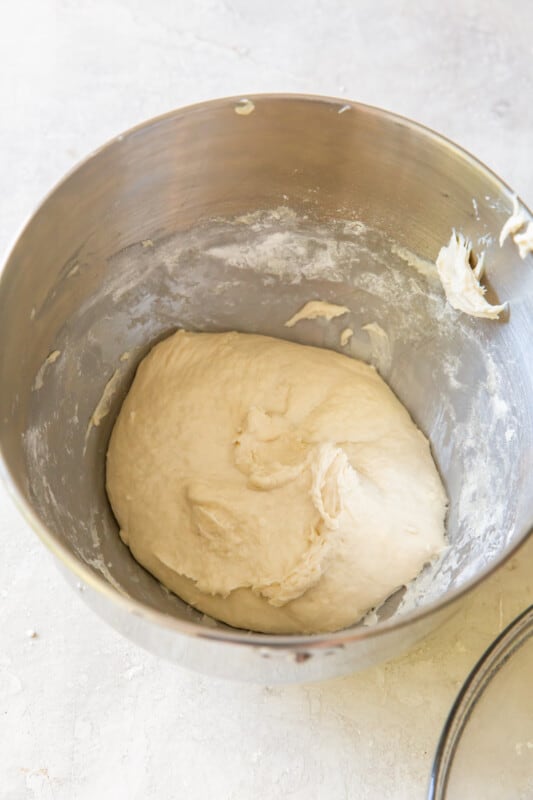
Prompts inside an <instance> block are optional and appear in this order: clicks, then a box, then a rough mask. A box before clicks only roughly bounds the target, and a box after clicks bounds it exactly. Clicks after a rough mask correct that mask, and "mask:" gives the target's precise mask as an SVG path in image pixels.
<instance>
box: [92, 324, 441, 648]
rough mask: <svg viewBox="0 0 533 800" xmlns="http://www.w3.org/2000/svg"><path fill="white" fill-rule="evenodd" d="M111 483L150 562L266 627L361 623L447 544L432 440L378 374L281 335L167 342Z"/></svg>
mask: <svg viewBox="0 0 533 800" xmlns="http://www.w3.org/2000/svg"><path fill="white" fill-rule="evenodd" d="M107 490H108V494H109V499H110V501H111V505H112V507H113V510H114V512H115V516H116V518H117V520H118V522H119V525H120V529H121V536H122V539H123V540H124V542H125V543H126V544H127V545H129V547H130V548H131V551H132V553H133V555H134V556H135V558H136V559H137V560H138V561H139V562H140V563H141V564H143V566H145V567H146V569H148V570H149V571H150V572H151V573H152V574H153V575H155V576H156V577H157V578H159V580H161V581H162V583H164V584H165V585H166V586H167V587H168V588H170V589H172V590H173V591H174V592H176V594H178V595H179V596H180V597H182V598H183V599H184V600H186V601H187V602H189V603H191V604H192V605H194V606H196V607H197V608H199V609H200V610H201V611H203V612H204V613H206V614H209V615H211V616H213V617H216V618H217V619H220V620H223V621H224V622H227V623H229V624H230V625H234V626H236V627H241V628H249V629H253V630H257V631H265V632H271V633H307V632H317V631H333V630H336V629H339V628H343V627H345V626H347V625H350V624H352V623H354V622H356V621H357V620H359V619H360V618H361V617H362V616H363V615H364V614H365V612H367V611H368V610H369V609H370V608H372V607H375V606H377V605H378V604H380V603H382V602H383V601H384V600H385V599H386V598H387V597H388V596H389V595H390V594H391V593H392V592H393V591H394V590H395V589H397V588H398V587H400V586H402V585H403V584H405V583H406V582H408V581H410V580H411V579H412V578H414V577H415V576H416V575H417V573H418V572H419V571H420V570H421V568H422V567H423V565H424V564H425V563H426V562H428V561H429V560H430V559H432V558H433V557H434V556H435V555H436V554H438V553H439V552H440V550H441V549H442V547H443V545H444V516H445V509H446V496H445V493H444V489H443V487H442V484H441V481H440V478H439V475H438V473H437V469H436V467H435V465H434V463H433V460H432V457H431V453H430V449H429V444H428V442H427V440H426V439H425V437H424V436H423V434H422V433H421V432H420V431H419V430H418V429H417V428H416V426H415V425H414V423H413V422H412V420H411V419H410V417H409V414H408V413H407V411H406V410H405V409H404V408H403V406H402V405H401V403H400V402H399V401H398V400H397V398H396V397H395V396H394V394H393V393H392V392H391V390H390V389H389V388H388V387H387V385H386V384H385V383H384V382H383V380H382V379H381V378H380V377H379V375H378V374H377V373H376V371H375V370H374V369H373V368H372V367H370V366H368V365H366V364H363V363H362V362H360V361H355V360H354V359H351V358H349V357H347V356H344V355H341V354H339V353H334V352H332V351H330V350H324V349H321V348H315V347H307V346H304V345H300V344H295V343H292V342H286V341H283V340H280V339H273V338H270V337H266V336H255V335H251V334H241V333H217V334H210V333H188V332H184V331H179V332H178V333H176V334H174V335H173V336H171V337H170V338H168V339H166V340H165V341H163V342H160V343H159V344H157V345H156V346H155V347H154V348H153V350H152V351H151V353H149V355H148V356H147V357H146V358H145V359H144V360H143V361H142V362H141V364H140V366H139V368H138V370H137V374H136V376H135V380H134V382H133V385H132V387H131V389H130V391H129V393H128V395H127V397H126V399H125V401H124V404H123V406H122V409H121V411H120V414H119V416H118V419H117V422H116V424H115V427H114V430H113V433H112V436H111V441H110V445H109V450H108V454H107Z"/></svg>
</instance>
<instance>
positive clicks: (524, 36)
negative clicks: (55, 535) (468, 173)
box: [0, 0, 533, 800]
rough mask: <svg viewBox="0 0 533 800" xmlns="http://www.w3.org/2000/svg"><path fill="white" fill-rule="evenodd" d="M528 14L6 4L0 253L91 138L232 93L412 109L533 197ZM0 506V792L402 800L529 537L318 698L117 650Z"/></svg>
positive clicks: (503, 617)
mask: <svg viewBox="0 0 533 800" xmlns="http://www.w3.org/2000/svg"><path fill="white" fill-rule="evenodd" d="M532 22H533V12H532V11H531V10H530V9H529V6H528V4H526V3H525V2H520V3H519V2H515V3H512V4H504V3H503V2H499V3H491V4H490V6H489V4H486V3H480V2H476V3H471V4H470V12H468V13H462V12H460V11H459V4H458V3H457V4H452V3H449V2H448V3H438V4H437V3H426V4H415V3H413V2H404V3H401V4H398V3H394V4H393V3H381V4H376V3H375V2H374V3H358V4H357V5H356V4H354V3H348V2H345V3H342V4H341V3H336V4H334V3H325V2H322V3H309V4H307V3H305V4H304V3H293V4H291V5H290V6H289V4H287V3H277V4H275V5H274V7H273V8H270V9H268V10H267V9H266V6H265V8H264V9H263V8H262V4H261V6H260V5H259V4H256V3H254V4H252V3H250V2H248V3H244V2H241V3H230V2H218V3H215V2H213V3H198V4H196V5H195V8H194V10H191V9H190V8H188V7H187V6H186V5H185V4H184V3H179V4H176V3H171V2H153V0H152V2H151V3H150V4H147V3H141V2H128V3H127V2H117V0H115V1H114V2H111V3H108V4H104V3H102V2H95V3H92V4H88V3H70V2H62V3H52V2H42V3H31V2H19V3H17V4H16V5H12V6H10V7H9V11H7V12H5V14H4V24H3V26H2V30H1V32H0V38H1V41H0V47H1V52H2V54H3V55H2V69H1V70H0V100H1V102H2V109H3V113H2V125H1V126H0V152H1V153H2V179H3V189H4V191H3V193H2V200H1V203H2V207H1V212H2V213H1V216H0V218H1V219H2V227H1V230H0V246H4V245H5V244H7V242H8V240H9V239H10V238H11V236H12V235H13V233H14V232H15V229H16V228H17V226H18V225H19V224H20V223H21V221H22V219H23V218H24V217H25V215H26V214H27V213H28V212H29V211H30V210H31V209H32V207H33V205H34V203H35V202H36V201H37V200H38V199H39V198H40V197H41V195H42V194H43V192H45V191H46V190H47V189H48V188H49V186H50V185H51V184H52V183H53V182H54V181H55V180H57V179H58V178H59V177H60V176H61V175H62V173H63V172H64V171H65V170H66V169H68V168H69V167H70V166H71V165H72V163H73V162H74V161H75V160H76V159H77V158H79V157H81V156H82V155H83V154H85V153H86V152H87V151H88V150H90V149H92V148H94V147H96V146H98V145H99V144H100V143H101V142H102V141H103V140H105V139H106V138H108V137H110V136H112V135H113V134H115V133H118V132H119V131H120V130H121V129H123V128H126V127H128V126H129V125H131V124H134V123H136V122H138V121H140V120H142V119H143V118H146V117H149V116H152V115H154V114H157V113H160V112H163V111H165V110H167V109H168V108H171V107H174V106H178V105H182V104H185V103H188V102H194V101H197V100H201V99H205V98H208V97H210V96H215V95H224V94H238V93H251V92H252V91H303V92H313V93H314V92H316V93H325V94H343V95H346V96H347V97H351V98H353V99H356V100H361V101H364V102H370V103H373V104H376V105H382V106H385V107H389V108H391V109H393V110H395V111H397V112H400V113H404V114H407V115H409V116H413V117H415V118H417V119H418V120H419V121H421V122H424V123H426V124H429V125H432V126H433V127H436V128H438V129H439V130H440V131H441V132H443V133H445V134H447V135H449V136H451V137H452V138H454V139H456V140H457V141H458V142H459V143H460V144H462V145H464V146H465V147H467V148H468V149H470V150H472V151H473V152H474V153H475V154H476V155H477V156H479V157H480V158H481V159H483V160H484V161H486V162H487V163H488V164H489V165H490V166H491V167H492V168H494V169H495V170H496V171H497V172H499V174H500V175H501V176H502V177H503V178H504V179H505V180H507V181H508V182H509V183H510V184H511V185H512V186H513V187H514V188H515V189H516V190H517V191H518V192H519V193H520V194H521V195H522V197H523V199H524V200H525V202H528V201H529V204H530V205H531V203H532V201H533V161H532V160H531V158H530V142H531V129H532V127H533V126H532V120H533V109H532V108H531V105H530V102H529V100H530V97H531V91H532V88H533V87H532V85H531V84H532V83H533V79H532V70H531V61H532V50H531V38H530V31H531V23H532ZM528 268H531V267H530V265H529V264H527V263H526V264H524V269H528ZM0 509H1V511H0V541H1V544H2V554H3V557H2V560H1V562H0V625H1V628H0V630H1V633H0V642H1V650H0V703H1V706H0V708H1V711H2V712H5V713H4V714H3V715H2V718H1V721H0V778H1V782H2V790H3V793H4V794H5V796H6V797H7V798H8V800H18V798H26V797H27V798H31V799H32V800H33V798H44V800H48V798H54V800H67V798H69V800H70V798H81V799H82V800H85V798H87V800H89V798H91V800H92V798H94V797H102V798H107V797H109V798H111V797H112V798H118V800H121V798H152V797H154V798H155V797H157V798H162V800H165V798H173V797H174V796H178V795H180V794H183V795H185V793H186V794H187V796H188V797H190V798H192V800H195V798H204V797H207V796H214V797H217V798H222V800H225V799H226V798H227V799H228V800H230V798H247V797H252V796H259V797H262V798H267V800H268V798H270V797H272V798H274V797H276V798H277V797H280V796H285V797H291V798H303V797H306V798H308V797H309V798H314V797H317V798H318V797H320V798H329V797H331V798H348V797H352V796H353V797H360V798H378V797H379V798H387V797H390V798H404V797H405V798H415V800H416V798H417V797H419V798H422V797H423V796H424V792H425V785H426V781H427V776H428V773H429V767H430V761H431V757H432V753H433V749H434V745H435V743H436V739H437V736H438V733H439V731H440V728H441V726H442V723H443V722H444V717H445V715H446V712H447V710H448V708H449V706H450V704H451V701H452V699H453V697H454V695H455V693H456V690H457V688H458V687H459V685H460V683H461V682H462V680H463V679H464V677H465V676H466V673H467V671H468V669H469V667H470V666H471V665H472V664H473V662H474V661H475V659H476V658H477V657H478V655H479V654H480V653H481V651H482V650H483V648H484V647H485V645H486V644H487V643H488V642H489V641H490V640H491V639H492V638H493V636H494V635H495V634H496V632H497V631H498V630H499V629H500V628H501V627H502V625H503V624H505V623H506V622H507V621H508V620H509V619H510V618H511V617H512V616H513V615H514V614H515V613H517V612H518V611H519V610H520V609H521V608H522V607H524V606H525V605H526V603H527V601H528V598H530V597H531V592H532V586H531V573H532V561H533V547H532V546H531V544H530V545H529V546H528V547H527V548H526V549H525V550H523V551H522V553H520V554H519V555H518V557H517V558H516V559H515V560H513V561H512V562H511V564H510V565H509V566H508V567H507V568H505V569H504V570H502V572H501V573H500V574H499V575H498V576H496V578H495V579H493V581H492V583H491V584H490V585H487V586H486V587H484V588H483V589H482V590H481V591H480V592H478V593H477V595H476V596H475V597H473V598H471V599H470V600H469V601H468V603H467V605H466V606H465V608H464V609H463V610H462V611H461V612H460V614H459V616H457V617H456V618H455V620H454V621H452V622H451V623H449V624H448V626H447V627H446V629H445V630H444V631H442V632H440V633H438V634H437V635H436V637H434V638H433V639H432V640H431V641H430V642H427V643H426V644H424V645H423V646H422V647H421V648H419V649H418V650H417V651H413V652H411V653H410V654H409V655H408V656H406V657H404V658H402V659H399V660H397V661H395V662H392V663H390V664H388V665H387V666H386V667H381V668H378V669H374V670H371V671H368V672H366V673H364V674H361V675H358V676H354V677H351V678H347V679H343V680H339V681H335V682H331V683H329V684H324V685H319V686H308V687H293V688H287V689H275V690H268V689H263V688H258V687H251V686H248V687H242V686H233V685H231V684H224V683H220V682H215V681H212V680H208V679H205V678H200V677H198V676H196V675H192V674H189V673H185V672H182V671H180V670H179V669H177V668H175V667H172V666H170V665H167V664H164V663H162V662H160V661H157V660H156V659H154V658H153V657H152V656H149V655H146V654H144V653H143V652H141V651H140V650H138V649H136V648H135V647H134V646H132V645H129V644H127V643H126V642H125V641H124V640H122V639H121V638H119V637H118V635H116V634H115V633H113V632H112V631H111V630H109V629H108V628H107V627H105V626H104V625H102V624H101V623H100V622H99V620H97V619H96V618H95V617H93V616H92V615H91V613H90V612H89V611H87V610H86V609H85V607H84V606H83V605H82V604H81V603H79V602H77V600H76V597H75V596H73V595H72V593H71V591H70V590H69V589H68V587H67V586H66V585H64V584H63V582H62V579H60V577H59V575H58V573H57V571H56V570H55V568H54V566H53V564H52V562H51V560H50V559H49V558H48V556H47V554H46V552H45V551H44V549H43V548H42V547H41V545H40V544H39V543H38V541H37V540H36V538H35V537H34V535H33V534H32V533H31V532H29V531H28V530H27V529H26V528H25V526H24V524H23V523H22V522H21V521H20V520H19V519H18V516H17V514H16V512H15V511H14V510H13V509H12V507H11V505H10V503H9V502H8V500H7V498H5V496H4V494H1V495H0ZM30 629H34V630H36V631H37V632H38V637H37V638H35V639H32V638H28V637H27V635H26V632H27V631H28V630H30Z"/></svg>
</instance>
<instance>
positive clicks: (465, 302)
mask: <svg viewBox="0 0 533 800" xmlns="http://www.w3.org/2000/svg"><path fill="white" fill-rule="evenodd" d="M471 255H472V243H471V242H470V241H469V240H468V239H465V237H464V236H463V235H462V233H456V232H455V231H453V233H452V235H451V238H450V241H449V243H448V245H447V246H446V247H441V249H440V252H439V254H438V256H437V270H438V273H439V278H440V280H441V283H442V287H443V289H444V292H445V294H446V299H447V301H448V302H449V304H450V305H451V306H453V308H455V309H457V311H463V312H464V313H465V314H470V316H471V317H485V318H486V319H498V317H499V316H500V314H501V313H502V311H504V310H505V308H506V304H505V303H503V305H500V306H492V305H491V304H490V303H488V302H487V301H486V300H485V297H484V295H485V292H486V291H487V290H486V289H485V287H484V286H481V284H480V282H479V281H480V280H481V278H482V276H483V271H484V264H483V254H482V255H481V256H480V257H479V258H478V261H477V264H476V266H475V267H472V266H471V265H470V258H471Z"/></svg>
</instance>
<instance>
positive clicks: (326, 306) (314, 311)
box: [285, 300, 350, 328]
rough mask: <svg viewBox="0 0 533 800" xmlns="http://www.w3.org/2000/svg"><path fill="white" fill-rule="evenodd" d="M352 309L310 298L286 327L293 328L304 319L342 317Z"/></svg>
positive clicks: (289, 320)
mask: <svg viewBox="0 0 533 800" xmlns="http://www.w3.org/2000/svg"><path fill="white" fill-rule="evenodd" d="M349 313H350V309H349V308H346V306H338V305H336V304H335V303H326V302H325V301H324V300H309V302H308V303H306V304H305V305H304V306H303V307H302V308H301V309H300V310H299V311H297V312H296V314H294V315H293V316H292V317H291V318H290V319H288V320H287V322H286V323H285V327H286V328H293V327H294V326H295V325H296V323H297V322H300V321H301V320H302V319H319V318H320V317H322V319H327V320H332V319H335V317H342V316H344V314H349Z"/></svg>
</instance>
